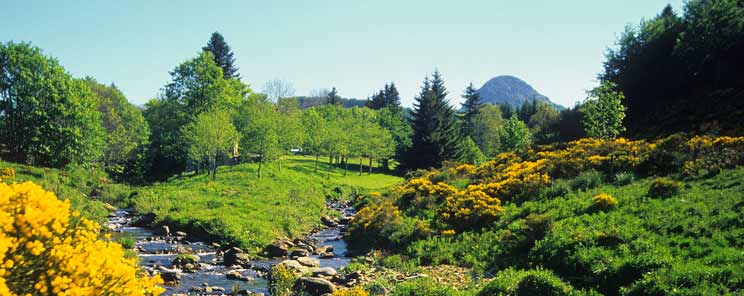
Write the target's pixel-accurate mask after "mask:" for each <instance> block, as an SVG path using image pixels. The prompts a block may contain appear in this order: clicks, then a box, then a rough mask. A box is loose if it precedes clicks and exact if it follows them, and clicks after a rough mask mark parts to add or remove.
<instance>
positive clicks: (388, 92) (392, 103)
mask: <svg viewBox="0 0 744 296" xmlns="http://www.w3.org/2000/svg"><path fill="white" fill-rule="evenodd" d="M384 98H385V107H400V93H398V88H396V87H395V83H394V82H390V85H387V84H386V85H385V91H384Z"/></svg>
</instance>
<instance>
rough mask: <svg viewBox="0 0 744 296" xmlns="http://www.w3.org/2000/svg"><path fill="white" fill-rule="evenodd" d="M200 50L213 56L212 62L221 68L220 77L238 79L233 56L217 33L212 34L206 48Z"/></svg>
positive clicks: (238, 75) (220, 35)
mask: <svg viewBox="0 0 744 296" xmlns="http://www.w3.org/2000/svg"><path fill="white" fill-rule="evenodd" d="M202 50H205V51H211V52H212V55H214V62H215V64H217V65H218V66H220V68H222V75H223V76H225V78H228V79H229V78H238V79H239V78H240V74H239V73H238V67H237V66H235V56H234V55H233V52H232V50H231V49H230V45H227V42H225V38H224V37H222V34H220V33H219V32H214V33H212V37H211V38H209V42H207V46H205V47H202Z"/></svg>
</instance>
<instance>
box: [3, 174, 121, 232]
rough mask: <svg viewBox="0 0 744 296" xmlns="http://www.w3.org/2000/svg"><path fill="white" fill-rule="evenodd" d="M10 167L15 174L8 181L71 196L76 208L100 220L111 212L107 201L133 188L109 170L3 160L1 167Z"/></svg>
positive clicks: (66, 197)
mask: <svg viewBox="0 0 744 296" xmlns="http://www.w3.org/2000/svg"><path fill="white" fill-rule="evenodd" d="M6 168H11V169H13V170H14V171H15V177H14V178H7V179H5V180H4V182H6V183H12V182H17V183H22V182H26V181H31V182H34V183H36V184H38V185H40V186H41V187H43V188H44V189H46V190H49V191H52V192H54V193H55V194H56V195H57V197H58V198H61V199H69V200H70V203H71V205H72V208H73V209H74V210H77V211H79V212H80V213H81V214H82V215H83V216H85V217H87V218H89V219H92V220H94V221H97V222H99V223H100V222H104V221H105V220H106V216H107V215H108V211H107V210H106V208H105V207H104V203H103V201H105V200H121V199H124V198H126V197H127V196H128V195H129V194H130V192H131V190H132V188H131V187H130V186H127V185H122V184H114V183H112V182H110V180H109V179H108V178H107V177H106V174H105V173H103V172H101V171H99V170H96V169H87V168H66V169H51V168H39V167H33V166H28V165H20V164H15V163H9V162H0V170H3V169H6Z"/></svg>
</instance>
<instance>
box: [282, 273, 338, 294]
mask: <svg viewBox="0 0 744 296" xmlns="http://www.w3.org/2000/svg"><path fill="white" fill-rule="evenodd" d="M292 289H293V290H294V291H295V292H297V293H307V294H310V295H312V296H320V295H323V294H332V293H333V292H335V291H336V286H335V285H333V283H331V282H330V281H328V280H326V279H322V278H316V277H301V278H299V279H297V281H295V283H294V286H293V288H292Z"/></svg>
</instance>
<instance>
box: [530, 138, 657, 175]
mask: <svg viewBox="0 0 744 296" xmlns="http://www.w3.org/2000/svg"><path fill="white" fill-rule="evenodd" d="M653 149H654V145H653V144H648V143H646V142H645V141H630V140H627V139H624V138H617V139H612V140H602V139H591V138H585V139H579V140H576V141H572V142H569V143H567V144H554V145H548V146H545V147H543V148H542V150H541V151H537V152H536V153H535V154H534V157H535V158H536V159H545V160H547V161H548V165H549V167H550V168H551V173H550V174H551V176H553V177H570V176H575V175H577V174H578V173H580V172H583V171H586V170H590V169H596V170H603V169H610V170H612V171H616V172H617V171H628V170H632V169H634V168H635V167H637V166H638V165H639V164H640V163H641V161H642V160H643V158H644V157H645V155H646V154H647V153H648V152H649V151H651V150H653Z"/></svg>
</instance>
